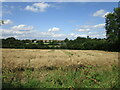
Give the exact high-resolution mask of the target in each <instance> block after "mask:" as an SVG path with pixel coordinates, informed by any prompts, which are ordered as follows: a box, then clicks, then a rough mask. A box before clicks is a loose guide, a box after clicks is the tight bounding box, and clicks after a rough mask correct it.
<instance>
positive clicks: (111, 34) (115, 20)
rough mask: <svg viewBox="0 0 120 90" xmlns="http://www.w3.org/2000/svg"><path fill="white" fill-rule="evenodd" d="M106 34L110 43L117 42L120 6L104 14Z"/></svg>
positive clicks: (119, 28) (119, 25) (119, 30)
mask: <svg viewBox="0 0 120 90" xmlns="http://www.w3.org/2000/svg"><path fill="white" fill-rule="evenodd" d="M105 28H106V36H107V40H108V41H109V42H111V43H114V42H118V37H120V35H119V33H120V7H119V8H115V9H114V12H113V13H109V14H108V15H106V26H105Z"/></svg>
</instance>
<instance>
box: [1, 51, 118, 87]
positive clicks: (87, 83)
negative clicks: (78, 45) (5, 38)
mask: <svg viewBox="0 0 120 90" xmlns="http://www.w3.org/2000/svg"><path fill="white" fill-rule="evenodd" d="M117 65H118V52H107V51H97V50H55V49H2V76H3V77H2V78H3V82H2V83H3V88H118V87H119V83H118V66H117Z"/></svg>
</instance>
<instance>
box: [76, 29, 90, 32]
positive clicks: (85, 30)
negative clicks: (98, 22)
mask: <svg viewBox="0 0 120 90" xmlns="http://www.w3.org/2000/svg"><path fill="white" fill-rule="evenodd" d="M77 31H80V32H88V31H90V29H77Z"/></svg>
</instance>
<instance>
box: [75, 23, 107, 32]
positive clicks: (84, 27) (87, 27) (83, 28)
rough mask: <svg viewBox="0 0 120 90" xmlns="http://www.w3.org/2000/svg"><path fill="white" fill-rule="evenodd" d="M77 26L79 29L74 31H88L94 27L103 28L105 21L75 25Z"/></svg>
mask: <svg viewBox="0 0 120 90" xmlns="http://www.w3.org/2000/svg"><path fill="white" fill-rule="evenodd" d="M77 27H79V29H76V31H79V32H88V31H90V30H96V29H99V28H104V27H105V23H102V24H97V25H77Z"/></svg>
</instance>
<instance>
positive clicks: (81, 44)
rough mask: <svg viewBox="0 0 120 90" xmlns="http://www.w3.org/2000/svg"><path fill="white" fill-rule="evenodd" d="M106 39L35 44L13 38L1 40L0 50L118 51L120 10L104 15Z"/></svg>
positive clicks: (79, 38)
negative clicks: (0, 48)
mask: <svg viewBox="0 0 120 90" xmlns="http://www.w3.org/2000/svg"><path fill="white" fill-rule="evenodd" d="M105 29H106V38H104V39H97V38H93V39H92V38H89V37H87V38H83V37H77V38H76V39H74V40H69V39H67V38H66V39H65V40H64V41H62V42H57V41H53V42H49V43H48V44H45V43H44V42H43V41H38V42H36V43H33V42H31V40H18V39H15V38H14V37H9V38H6V39H2V48H23V49H74V50H106V51H120V47H119V45H120V42H119V40H120V8H119V7H118V8H115V9H114V12H112V13H109V14H107V15H106V25H105Z"/></svg>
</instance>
